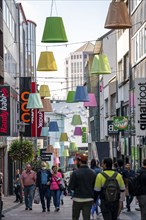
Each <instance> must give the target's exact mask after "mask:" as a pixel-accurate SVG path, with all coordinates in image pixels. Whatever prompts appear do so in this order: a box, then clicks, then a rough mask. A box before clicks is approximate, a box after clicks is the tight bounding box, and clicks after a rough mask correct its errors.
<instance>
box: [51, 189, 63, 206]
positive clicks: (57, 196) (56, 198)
mask: <svg viewBox="0 0 146 220" xmlns="http://www.w3.org/2000/svg"><path fill="white" fill-rule="evenodd" d="M51 194H52V196H53V203H54V206H55V208H59V207H60V195H61V192H60V190H59V189H58V190H51Z"/></svg>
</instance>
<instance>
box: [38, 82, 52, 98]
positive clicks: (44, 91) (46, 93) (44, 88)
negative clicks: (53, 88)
mask: <svg viewBox="0 0 146 220" xmlns="http://www.w3.org/2000/svg"><path fill="white" fill-rule="evenodd" d="M39 94H40V96H41V97H50V96H51V94H50V89H49V86H48V85H41V86H40V90H39Z"/></svg>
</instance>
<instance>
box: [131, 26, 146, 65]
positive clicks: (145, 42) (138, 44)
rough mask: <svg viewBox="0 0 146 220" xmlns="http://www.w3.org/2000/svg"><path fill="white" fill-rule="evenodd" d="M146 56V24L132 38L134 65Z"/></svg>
mask: <svg viewBox="0 0 146 220" xmlns="http://www.w3.org/2000/svg"><path fill="white" fill-rule="evenodd" d="M145 56H146V24H144V25H143V26H142V27H141V28H140V29H139V30H138V31H137V33H136V34H135V35H134V37H133V38H132V65H134V64H136V63H137V62H139V61H140V60H141V59H143V58H144V57H145Z"/></svg>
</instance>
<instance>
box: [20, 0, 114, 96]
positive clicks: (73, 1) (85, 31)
mask: <svg viewBox="0 0 146 220" xmlns="http://www.w3.org/2000/svg"><path fill="white" fill-rule="evenodd" d="M16 2H17V3H18V2H19V3H21V4H22V7H23V9H24V13H25V15H26V18H27V19H28V20H32V21H33V22H35V23H36V25H37V27H36V52H37V55H36V66H37V63H38V59H39V56H40V53H41V52H42V51H52V52H53V54H54V57H55V60H56V63H57V66H58V71H55V72H45V73H44V72H37V83H38V84H40V85H41V84H44V83H45V84H46V83H47V84H48V85H49V88H50V90H51V94H52V96H55V97H56V98H57V96H60V94H61V96H65V95H66V91H65V84H64V77H65V75H64V61H65V58H66V57H68V56H69V54H70V53H71V52H74V51H75V50H77V49H78V48H80V47H81V46H82V45H83V44H84V43H86V42H88V41H91V42H92V43H93V44H94V43H95V40H96V39H98V38H99V37H101V36H102V35H103V34H105V33H106V32H108V31H109V30H108V29H105V28H104V24H105V20H106V16H107V12H108V7H109V4H110V2H111V1H110V0H56V1H55V0H53V1H52V0H16ZM52 3H53V6H52V16H57V17H58V16H59V17H62V19H63V23H64V27H65V31H66V35H67V38H68V42H67V43H65V44H64V43H55V44H52V43H47V44H46V43H45V44H44V43H41V40H42V35H43V31H44V26H45V21H46V18H47V17H50V16H51V4H52ZM46 77H47V78H46ZM50 77H54V78H55V79H51V78H50Z"/></svg>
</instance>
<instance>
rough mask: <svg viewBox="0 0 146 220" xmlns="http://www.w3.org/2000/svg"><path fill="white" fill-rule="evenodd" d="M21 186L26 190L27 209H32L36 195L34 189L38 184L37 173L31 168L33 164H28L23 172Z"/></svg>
mask: <svg viewBox="0 0 146 220" xmlns="http://www.w3.org/2000/svg"><path fill="white" fill-rule="evenodd" d="M20 181H21V187H22V190H24V197H25V206H26V208H25V210H28V209H29V210H32V202H33V197H34V190H35V184H36V174H35V172H34V171H33V170H32V169H31V165H30V164H27V165H26V169H25V170H24V171H23V172H22V174H21V177H20Z"/></svg>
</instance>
